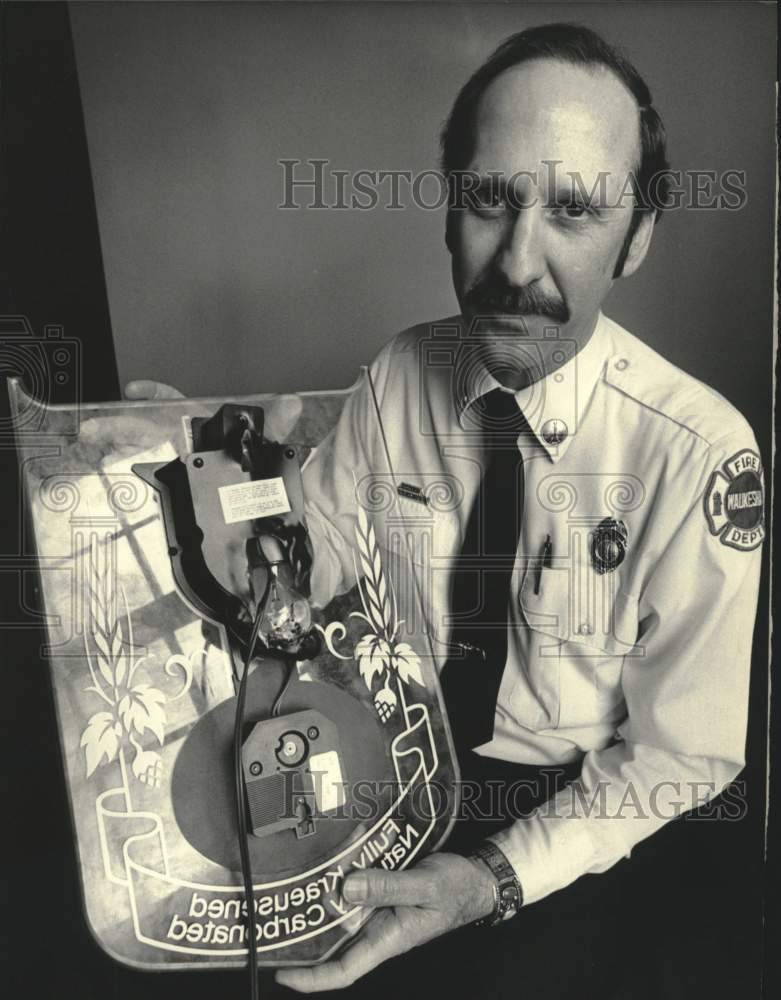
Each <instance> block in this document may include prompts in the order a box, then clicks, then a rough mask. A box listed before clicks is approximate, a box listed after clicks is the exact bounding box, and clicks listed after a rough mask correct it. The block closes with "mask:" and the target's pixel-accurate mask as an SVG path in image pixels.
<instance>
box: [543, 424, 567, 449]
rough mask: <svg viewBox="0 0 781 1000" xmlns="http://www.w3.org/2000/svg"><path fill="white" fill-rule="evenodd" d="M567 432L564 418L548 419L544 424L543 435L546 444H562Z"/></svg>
mask: <svg viewBox="0 0 781 1000" xmlns="http://www.w3.org/2000/svg"><path fill="white" fill-rule="evenodd" d="M567 433H568V429H567V425H566V424H565V423H564V421H563V420H546V421H545V423H544V424H543V425H542V437H543V440H544V441H545V443H546V444H561V442H562V441H563V440H564V438H565V437H566V436H567Z"/></svg>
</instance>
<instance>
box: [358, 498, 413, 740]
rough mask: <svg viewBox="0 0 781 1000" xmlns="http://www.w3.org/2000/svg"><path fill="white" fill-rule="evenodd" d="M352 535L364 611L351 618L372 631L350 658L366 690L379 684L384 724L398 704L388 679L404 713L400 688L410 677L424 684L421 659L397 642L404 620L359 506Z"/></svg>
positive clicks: (376, 702)
mask: <svg viewBox="0 0 781 1000" xmlns="http://www.w3.org/2000/svg"><path fill="white" fill-rule="evenodd" d="M355 535H356V538H357V541H358V557H359V559H358V561H356V560H355V556H354V555H353V562H354V565H355V576H356V579H357V581H358V592H359V594H360V598H361V604H362V605H363V612H360V611H353V612H351V615H350V617H351V618H361V619H363V620H364V621H365V622H366V623H367V625H368V626H369V627H370V628H371V630H372V631H371V632H368V633H367V634H366V635H364V636H363V637H362V638H361V639H360V641H359V642H358V643H357V644H356V647H355V651H354V653H353V656H354V657H355V659H356V660H357V661H358V669H359V671H360V674H361V677H363V679H364V681H365V682H366V686H367V688H368V689H369V691H371V690H372V688H373V686H374V683H375V681H377V682H378V683H379V685H380V686H379V689H378V690H377V692H376V693H375V695H374V707H375V709H376V710H377V714H378V715H379V717H380V719H381V721H382V722H387V721H388V719H390V718H391V716H392V715H393V713H394V712H395V711H396V706H397V703H398V698H397V697H396V693H395V692H394V691H393V689H392V688H391V687H390V681H391V679H392V678H394V677H395V678H396V687H397V689H398V691H399V695H400V696H401V699H402V706H403V707H404V708H405V714H406V706H405V705H404V690H403V685H404V684H408V683H409V681H410V678H411V679H412V680H414V681H416V682H417V683H418V684H420V685H423V677H422V674H421V668H420V657H419V656H418V654H417V653H416V652H415V650H414V649H413V648H412V646H410V645H409V643H406V642H398V641H397V636H398V633H399V629H400V628H401V626H402V625H403V624H404V620H403V619H401V620H400V619H399V616H398V608H397V605H396V595H395V593H394V592H393V590H392V588H391V587H389V586H388V583H387V582H386V579H385V573H384V571H383V567H382V560H381V559H380V550H379V547H378V545H377V539H376V536H375V533H374V526H373V525H372V524H371V523H370V521H369V519H368V518H367V516H366V512H365V511H364V510H363V508H362V507H359V508H358V523H357V525H356V529H355ZM358 562H360V567H359V565H358Z"/></svg>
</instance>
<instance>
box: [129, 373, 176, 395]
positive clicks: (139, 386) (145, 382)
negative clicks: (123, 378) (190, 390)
mask: <svg viewBox="0 0 781 1000" xmlns="http://www.w3.org/2000/svg"><path fill="white" fill-rule="evenodd" d="M125 399H151V400H154V399H184V394H183V393H181V392H179V390H178V389H174V387H173V386H172V385H166V383H165V382H155V381H153V380H152V379H146V378H139V379H135V380H134V381H132V382H128V383H127V385H126V386H125Z"/></svg>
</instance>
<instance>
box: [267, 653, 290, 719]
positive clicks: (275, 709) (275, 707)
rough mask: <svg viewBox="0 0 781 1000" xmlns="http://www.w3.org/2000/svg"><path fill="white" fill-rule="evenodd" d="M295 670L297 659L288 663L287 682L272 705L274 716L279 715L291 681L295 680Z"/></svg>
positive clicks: (272, 714)
mask: <svg viewBox="0 0 781 1000" xmlns="http://www.w3.org/2000/svg"><path fill="white" fill-rule="evenodd" d="M294 670H295V661H292V660H290V661H288V663H287V677H286V678H285V683H284V684H283V685H282V687H281V688H280V690H279V694H278V695H277V696H276V698H275V699H274V704H273V705H272V706H271V716H272V718H273V717H275V716H277V715H279V707H280V705H281V704H282V699H283V698H284V697H285V693H286V692H287V689H288V688H289V687H290V682H291V681H292V680H293V671H294Z"/></svg>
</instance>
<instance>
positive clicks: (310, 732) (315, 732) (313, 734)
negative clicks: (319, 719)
mask: <svg viewBox="0 0 781 1000" xmlns="http://www.w3.org/2000/svg"><path fill="white" fill-rule="evenodd" d="M306 735H307V736H308V737H309V739H310V740H316V739H317V737H318V736H319V735H320V730H319V729H318V728H317V726H310V727H309V729H307V731H306Z"/></svg>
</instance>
